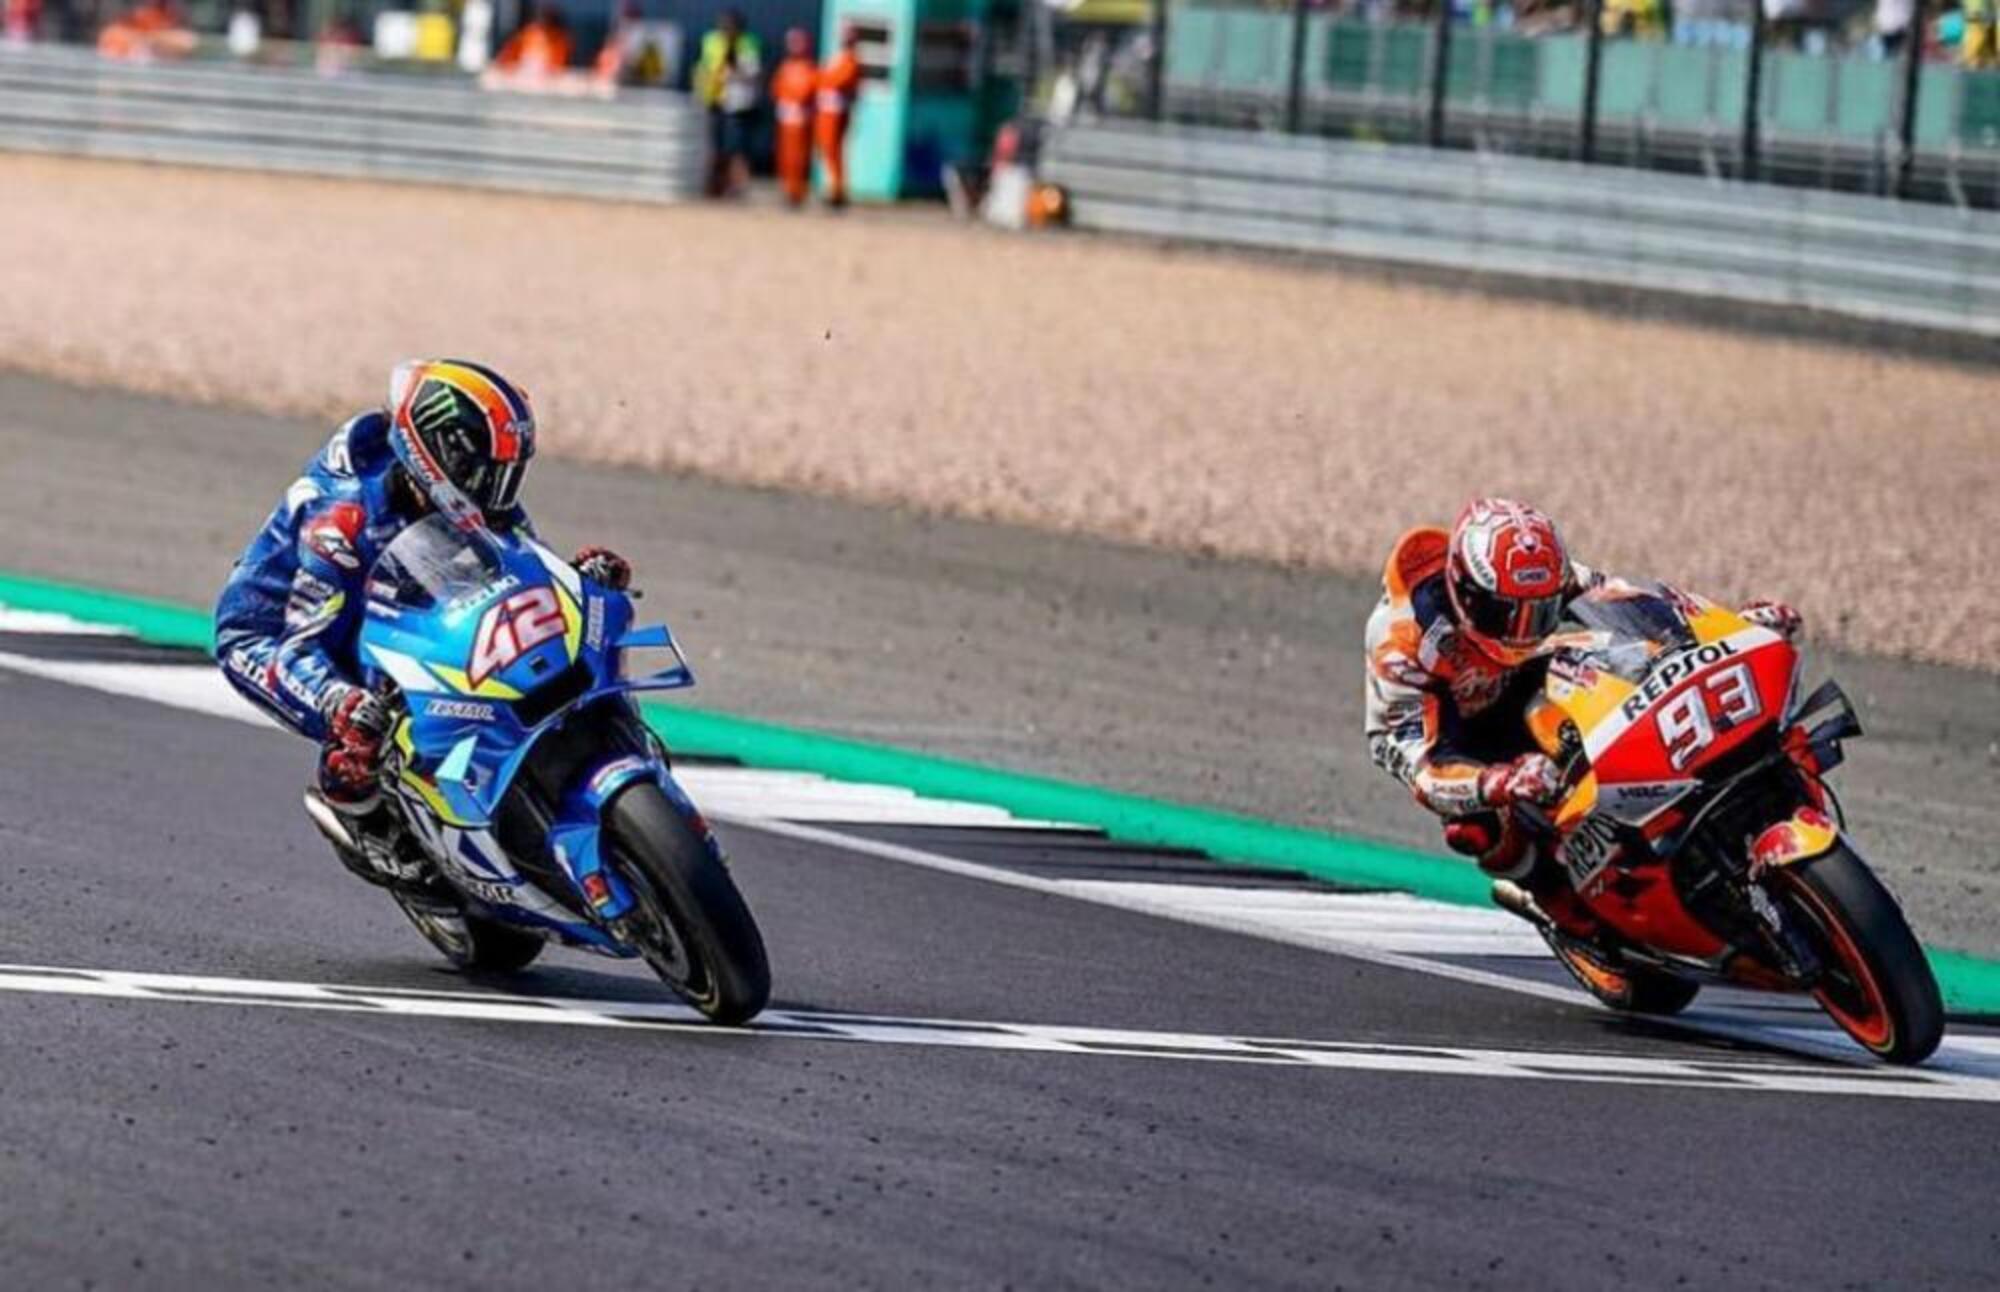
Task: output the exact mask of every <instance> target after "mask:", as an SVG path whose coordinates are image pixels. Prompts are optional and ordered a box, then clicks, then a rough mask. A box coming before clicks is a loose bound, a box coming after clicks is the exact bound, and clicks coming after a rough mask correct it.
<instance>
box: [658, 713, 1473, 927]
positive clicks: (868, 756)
mask: <svg viewBox="0 0 2000 1292" xmlns="http://www.w3.org/2000/svg"><path fill="white" fill-rule="evenodd" d="M644 707H645V711H646V717H647V720H648V721H649V722H651V723H652V724H653V725H654V727H655V728H657V729H658V730H659V731H660V733H661V734H662V735H663V736H664V737H665V738H666V740H667V743H668V744H669V745H670V746H673V747H678V748H680V749H683V750H686V751H688V752H690V753H694V752H699V753H704V754H711V755H726V756H729V757H734V758H738V759H741V760H742V761H743V762H745V763H749V764H751V765H753V766H759V767H783V768H788V769H791V770H794V771H807V772H819V773H821V774H822V775H826V776H832V777H835V778H838V779H840V780H850V781H873V782H876V783H877V784H884V785H900V786H902V787H903V788H905V789H909V790H914V791H915V792H917V793H918V794H926V795H929V796H931V797H933V798H949V799H960V800H964V801H967V802H972V803H987V804H991V805H993V806H995V807H1001V808H1005V809H1006V810H1007V811H1009V812H1012V813H1013V814H1015V815H1016V816H1022V817H1035V818H1041V819H1044V820H1055V821H1074V822H1077V823H1078V824H1081V825H1090V826H1096V827H1098V828H1100V829H1102V830H1104V831H1105V832H1106V833H1108V834H1110V835H1111V836H1112V837H1113V838H1115V839H1121V840H1124V841H1125V842H1127V843H1138V844H1147V845H1152V846H1157V847H1169V848H1192V849H1198V850H1200V851H1202V852H1206V853H1210V854H1212V855H1214V856H1215V857H1217V858H1221V859H1226V860H1229V861H1237V862H1253V863H1256V864H1259V865H1269V866H1282V867H1286V868H1289V869H1293V870H1301V871H1304V872H1306V873H1307V874H1310V875H1314V876H1316V877H1318V878H1322V879H1327V880H1331V881H1334V882H1336V883H1341V884H1349V885H1356V886H1361V887H1367V888H1395V889H1402V890H1404V891H1406V892H1411V893H1415V894H1417V895H1418V896H1421V897H1432V898H1437V899H1438V900H1440V901H1447V902H1459V903H1465V904H1471V905H1479V906H1484V905H1486V904H1487V898H1486V891H1487V887H1488V883H1487V880H1486V879H1485V878H1484V877H1483V876H1481V875H1480V873H1479V871H1478V870H1477V868H1475V867H1473V866H1470V865H1467V864H1466V863H1464V862H1462V861H1453V860H1448V859H1446V858H1443V857H1435V856H1430V855H1428V854H1425V853H1421V852H1415V851H1412V850H1409V849H1405V848H1397V847H1393V846H1391V845H1388V844H1379V843H1369V842H1366V841H1363V840H1359V839H1346V838H1342V837H1340V836H1337V835H1331V834H1322V833H1320V832H1319V831H1316V830H1305V829H1301V828H1299V827H1297V826H1288V825H1278V824H1276V823H1273V822H1269V821H1259V820H1255V819H1252V818H1250V817H1243V816H1236V815H1233V814H1231V813H1227V812H1215V811H1210V810H1208V809H1205V808H1196V807H1188V806H1186V805H1184V804H1179V803H1167V802H1162V801H1160V800H1157V799H1147V798H1141V797H1139V796H1137V795H1132V794H1121V793H1118V792H1116V791H1113V790H1104V789H1097V788H1095V787H1092V786H1088V785H1077V784H1073V783H1071V782H1068V781H1058V780H1051V779H1048V778H1046V777H1041V776H1028V775H1023V774H1021V773H1018V772H1005V771H999V770H997V769H995V768H991V767H983V766H980V765H978V764H976V763H964V762H958V761H956V760H953V759H949V758H937V757H933V756H931V755H929V754H918V753H911V752H909V751H907V750H902V749H894V748H890V747H888V746H884V745H871V744H863V743H861V742H859V741H853V740H843V739H841V738H839V737H837V736H823V735H819V734H817V733H814V732H810V731H799V730H795V729H793V728H790V727H780V726H776V725H773V724H770V723H764V722H754V721H751V720H749V719H746V718H738V717H733V716H731V715H728V714H722V713H713V712H708V711H705V710H701V709H694V708H686V707H683V706H681V705H677V704H676V705H667V704H660V703H648V704H647V705H645V706H644Z"/></svg>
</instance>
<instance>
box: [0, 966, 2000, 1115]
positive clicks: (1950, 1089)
mask: <svg viewBox="0 0 2000 1292" xmlns="http://www.w3.org/2000/svg"><path fill="white" fill-rule="evenodd" d="M4 994H14V995H24V996H46V995H59V996H83V997H96V998H99V999H112V1000H124V1001H147V1002H154V1003H178V1004H205V1005H211V1006H235V1007H237V1008H248V1009H281V1010H282V1009H293V1010H317V1011H332V1012H339V1013H357V1014H376V1015H392V1016H395V1017H399V1018H429V1019H447V1020H455V1021H463V1022H480V1023H510V1024H528V1025H540V1026H557V1027H587V1028H603V1029H607V1030H613V1031H624V1032H633V1031H673V1032H680V1031H700V1032H702V1033H704V1034H706V1035H709V1036H714V1037H730V1038H736V1039H740V1040H743V1041H744V1042H746V1043H754V1042H763V1041H772V1040H784V1041H794V1042H796V1041H806V1042H846V1043H859V1044H872V1045H890V1046H923V1047H948V1048H953V1049H962V1050H989V1051H1011V1052H1023V1051H1026V1052H1035V1053H1041V1054H1046V1055H1052V1056H1053V1055H1071V1056H1083V1055H1095V1056H1101V1057H1122V1058H1131V1059H1145V1060H1148V1061H1153V1062H1199V1063H1240V1064H1257V1065H1271V1066H1285V1067H1294V1068H1301V1067H1302V1068H1316V1069H1323V1070H1335V1071H1349V1072H1378V1073H1412V1074H1424V1075H1429V1076H1441V1077H1457V1078H1465V1079H1487V1080H1513V1081H1577V1082H1595V1083H1604V1082H1609V1083H1618V1084H1628V1085H1629V1084H1637V1085H1654V1086H1669V1087H1676V1088H1682V1089H1686V1088H1694V1089H1700V1090H1722V1091H1740V1092H1743V1093H1746V1094H1757V1093H1763V1094H1771V1093H1776V1094H1789V1095H1801V1094H1816V1095H1839V1096H1847V1097H1861V1098H1875V1099H1919V1100H1952V1101H1958V1102H1976V1103H2000V1079H1996V1078H1995V1077H1993V1076H1985V1075H1965V1074H1959V1073H1950V1072H1928V1071H1925V1072H1890V1071H1886V1070H1882V1069H1857V1068H1849V1067H1842V1066H1834V1065H1829V1066H1824V1067H1817V1066H1805V1065H1799V1064H1787V1063H1782V1062H1778V1063H1773V1062H1770V1061H1768V1060H1759V1059H1755V1058H1736V1057H1721V1056H1717V1057H1710V1056H1698V1057H1688V1058H1684V1059H1669V1058H1658V1057H1649V1056H1644V1055H1630V1054H1602V1053H1590V1052H1563V1051H1543V1050H1510V1049H1496V1048H1491V1047H1479V1046H1438V1045H1412V1044H1403V1043H1395V1044H1378V1043H1375V1042H1366V1041H1341V1040H1328V1039H1305V1038H1281V1037H1248V1036H1216V1035H1205V1034H1200V1033H1191V1032H1158V1031H1143V1030H1136V1029H1129V1028H1108V1027H1080V1026H1069V1025H1064V1024H1043V1023H1010V1022H982V1021H974V1020H960V1019H932V1018H894V1017H881V1016H877V1015H865V1014H843V1013H835V1012H828V1011H821V1010H767V1011H765V1013H764V1014H762V1015H760V1016H759V1017H758V1018H757V1019H756V1020H754V1021H753V1022H752V1023H751V1024H750V1025H749V1026H747V1027H741V1028H723V1027H716V1026H715V1025H713V1024H710V1023H708V1022H707V1021H705V1020H703V1019H702V1018H701V1017H700V1016H699V1015H697V1014H696V1013H695V1012H694V1011H693V1010H691V1009H689V1008H687V1007H686V1006H684V1005H680V1004H675V1003H667V1002H652V1001H610V1000H591V999H583V998H578V997H540V996H520V995H508V994H502V993H489V992H468V991H433V990H428V989H425V990H415V989H407V988H395V987H368V986H361V985H345V984H334V983H308V982H288V981H282V980H272V979H259V978H218V977H209V976H205V975H193V974H157V973H132V972H126V971H122V970H102V969H77V968H69V967H57V966H47V965H0V995H4Z"/></svg>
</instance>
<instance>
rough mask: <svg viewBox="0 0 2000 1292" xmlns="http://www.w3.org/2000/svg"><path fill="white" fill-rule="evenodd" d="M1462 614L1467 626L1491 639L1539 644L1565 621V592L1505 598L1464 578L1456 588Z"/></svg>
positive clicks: (1511, 643)
mask: <svg viewBox="0 0 2000 1292" xmlns="http://www.w3.org/2000/svg"><path fill="white" fill-rule="evenodd" d="M1453 591H1455V592H1456V593H1457V594H1458V596H1457V601H1458V608H1459V613H1461V614H1462V615H1464V616H1465V622H1466V626H1467V627H1468V628H1470V629H1472V631H1473V632H1475V633H1477V634H1479V635H1480V636H1481V637H1485V638H1487V639H1489V640H1491V641H1497V642H1500V643H1502V644H1503V645H1507V646H1517V647H1525V646H1535V645H1538V644H1540V642H1541V641H1542V639H1543V638H1545V637H1547V636H1548V635H1549V634H1550V633H1552V632H1554V631H1555V630H1556V625H1558V624H1559V623H1561V622H1562V612H1563V599H1562V596H1561V594H1559V593H1558V594H1556V595H1554V596H1547V597H1532V598H1525V597H1521V598H1517V597H1501V596H1496V595H1494V594H1493V593H1491V592H1488V591H1487V590H1486V589H1485V588H1482V587H1480V586H1479V585H1478V584H1477V583H1475V582H1473V581H1472V579H1470V578H1460V579H1458V580H1457V581H1456V583H1455V586H1454V588H1453Z"/></svg>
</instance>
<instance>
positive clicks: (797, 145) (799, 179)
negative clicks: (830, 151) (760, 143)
mask: <svg viewBox="0 0 2000 1292" xmlns="http://www.w3.org/2000/svg"><path fill="white" fill-rule="evenodd" d="M818 93H819V69H818V68H817V67H815V66H814V65H813V57H812V40H811V38H810V37H808V36H807V35H806V33H805V31H804V30H803V29H802V28H799V27H794V28H792V29H791V30H790V31H788V32H786V33H785V58H784V61H783V62H781V63H779V64H778V70H777V73H776V74H775V75H773V76H772V77H771V106H772V109H773V112H774V114H775V115H776V117H777V119H778V157H777V162H778V183H779V184H781V185H783V186H784V190H785V200H786V201H787V202H790V203H791V204H792V205H793V206H803V205H805V200H806V186H807V184H808V183H809V182H810V181H811V177H812V118H813V99H814V97H815V96H817V95H818Z"/></svg>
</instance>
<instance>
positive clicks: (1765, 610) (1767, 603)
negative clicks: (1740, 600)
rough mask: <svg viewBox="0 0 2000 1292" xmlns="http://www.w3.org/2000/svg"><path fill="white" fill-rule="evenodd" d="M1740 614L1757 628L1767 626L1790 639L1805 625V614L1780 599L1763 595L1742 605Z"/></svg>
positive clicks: (1787, 639)
mask: <svg viewBox="0 0 2000 1292" xmlns="http://www.w3.org/2000/svg"><path fill="white" fill-rule="evenodd" d="M1741 613H1742V615H1743V617H1744V618H1745V619H1748V620H1749V621H1750V622H1751V623H1753V624H1756V625H1757V626H1758V627H1759V628H1769V629H1770V630H1771V631H1772V632H1774V633H1776V634H1778V636H1780V637H1783V638H1784V639H1785V640H1786V641H1792V640H1794V639H1795V638H1797V637H1798V635H1799V633H1800V631H1801V630H1803V629H1804V628H1805V626H1806V619H1805V616H1804V615H1802V614H1800V613H1799V612H1798V611H1796V610H1794V609H1792V608H1791V607H1790V606H1788V605H1786V604H1785V603H1784V602H1782V601H1772V600H1769V599H1767V598H1764V597H1759V598H1758V599H1757V600H1755V601H1752V602H1749V603H1747V604H1745V605H1744V607H1743V610H1742V612H1741Z"/></svg>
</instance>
